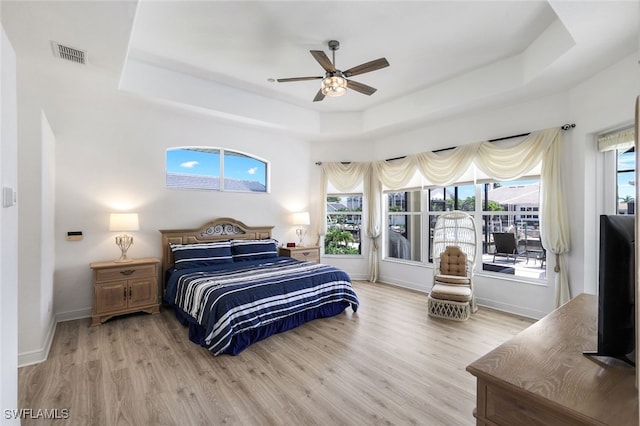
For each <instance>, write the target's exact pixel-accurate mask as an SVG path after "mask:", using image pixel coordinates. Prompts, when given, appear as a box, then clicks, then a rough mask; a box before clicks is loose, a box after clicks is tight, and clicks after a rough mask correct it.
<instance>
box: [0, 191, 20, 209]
mask: <svg viewBox="0 0 640 426" xmlns="http://www.w3.org/2000/svg"><path fill="white" fill-rule="evenodd" d="M17 195H18V194H17V193H16V191H14V190H13V188H11V187H8V186H5V187H3V188H2V206H3V207H11V206H13V205H15V204H16V201H17Z"/></svg>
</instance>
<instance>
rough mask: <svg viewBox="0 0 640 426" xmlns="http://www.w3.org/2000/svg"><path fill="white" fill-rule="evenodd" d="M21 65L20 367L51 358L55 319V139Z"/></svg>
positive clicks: (23, 63) (26, 70) (25, 65)
mask: <svg viewBox="0 0 640 426" xmlns="http://www.w3.org/2000/svg"><path fill="white" fill-rule="evenodd" d="M17 66H18V74H17V75H18V79H17V83H18V92H17V94H18V141H19V143H18V182H19V185H20V188H21V190H20V200H19V202H20V205H21V209H20V219H19V223H18V235H19V236H20V238H19V239H18V241H19V242H18V276H19V295H18V297H19V300H20V303H19V306H18V326H19V339H18V349H19V350H18V352H19V359H18V363H19V365H27V364H32V363H36V362H40V361H42V360H44V359H46V357H47V353H48V351H49V347H50V345H51V341H52V339H53V334H54V330H55V321H54V315H53V285H54V282H53V270H54V265H55V255H54V250H53V235H54V233H55V231H54V228H53V220H54V219H53V211H54V204H55V194H54V193H53V191H52V189H53V187H52V185H53V182H55V172H54V167H53V162H54V161H55V143H56V141H55V137H54V135H53V132H52V130H51V128H50V126H49V124H48V121H47V118H46V113H45V112H44V111H43V110H42V108H41V105H40V104H39V102H38V101H37V100H38V99H39V98H40V94H39V92H38V87H37V85H35V84H33V81H32V80H31V78H32V77H33V74H31V71H32V70H35V69H34V68H33V67H30V66H29V63H28V61H24V60H21V58H20V57H19V56H18V58H17Z"/></svg>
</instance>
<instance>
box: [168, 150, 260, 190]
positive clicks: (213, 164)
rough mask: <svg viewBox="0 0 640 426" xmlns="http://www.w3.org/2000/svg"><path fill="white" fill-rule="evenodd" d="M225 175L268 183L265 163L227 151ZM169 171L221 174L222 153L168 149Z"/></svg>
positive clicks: (206, 174) (200, 174) (210, 174)
mask: <svg viewBox="0 0 640 426" xmlns="http://www.w3.org/2000/svg"><path fill="white" fill-rule="evenodd" d="M224 160H225V162H224V176H225V177H226V178H233V179H240V180H248V181H258V182H260V183H262V184H266V170H265V167H266V165H265V163H263V162H262V161H259V160H256V159H253V158H250V157H247V156H244V155H241V154H240V155H234V153H231V152H226V153H225V156H224ZM167 173H186V174H192V175H199V176H220V154H219V152H218V151H214V150H212V151H211V152H201V151H194V150H190V149H171V150H167Z"/></svg>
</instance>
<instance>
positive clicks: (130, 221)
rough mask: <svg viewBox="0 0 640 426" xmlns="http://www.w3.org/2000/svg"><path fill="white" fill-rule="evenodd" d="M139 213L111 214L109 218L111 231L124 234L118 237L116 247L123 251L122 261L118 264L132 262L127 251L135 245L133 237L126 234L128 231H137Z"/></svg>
mask: <svg viewBox="0 0 640 426" xmlns="http://www.w3.org/2000/svg"><path fill="white" fill-rule="evenodd" d="M138 229H139V227H138V213H111V216H110V218H109V231H115V232H122V233H121V234H120V235H117V236H116V245H117V246H118V247H120V250H122V255H121V256H120V259H118V260H116V262H131V260H132V259H129V258H128V257H127V250H129V247H131V244H133V237H132V236H130V235H127V234H126V231H137V230H138Z"/></svg>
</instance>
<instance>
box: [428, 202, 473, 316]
mask: <svg viewBox="0 0 640 426" xmlns="http://www.w3.org/2000/svg"><path fill="white" fill-rule="evenodd" d="M475 258H476V227H475V223H474V221H473V218H472V217H471V216H469V215H468V214H467V213H464V212H461V211H453V212H449V213H445V214H442V215H441V216H439V217H438V220H437V222H436V226H435V228H434V232H433V261H434V277H433V287H432V289H431V293H429V297H428V303H429V315H430V316H433V317H438V318H447V319H452V320H456V321H466V320H467V319H469V316H471V314H472V313H473V312H475V311H476V310H477V307H476V303H475V297H474V294H473V282H472V281H473V280H472V272H473V265H474V263H475Z"/></svg>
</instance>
